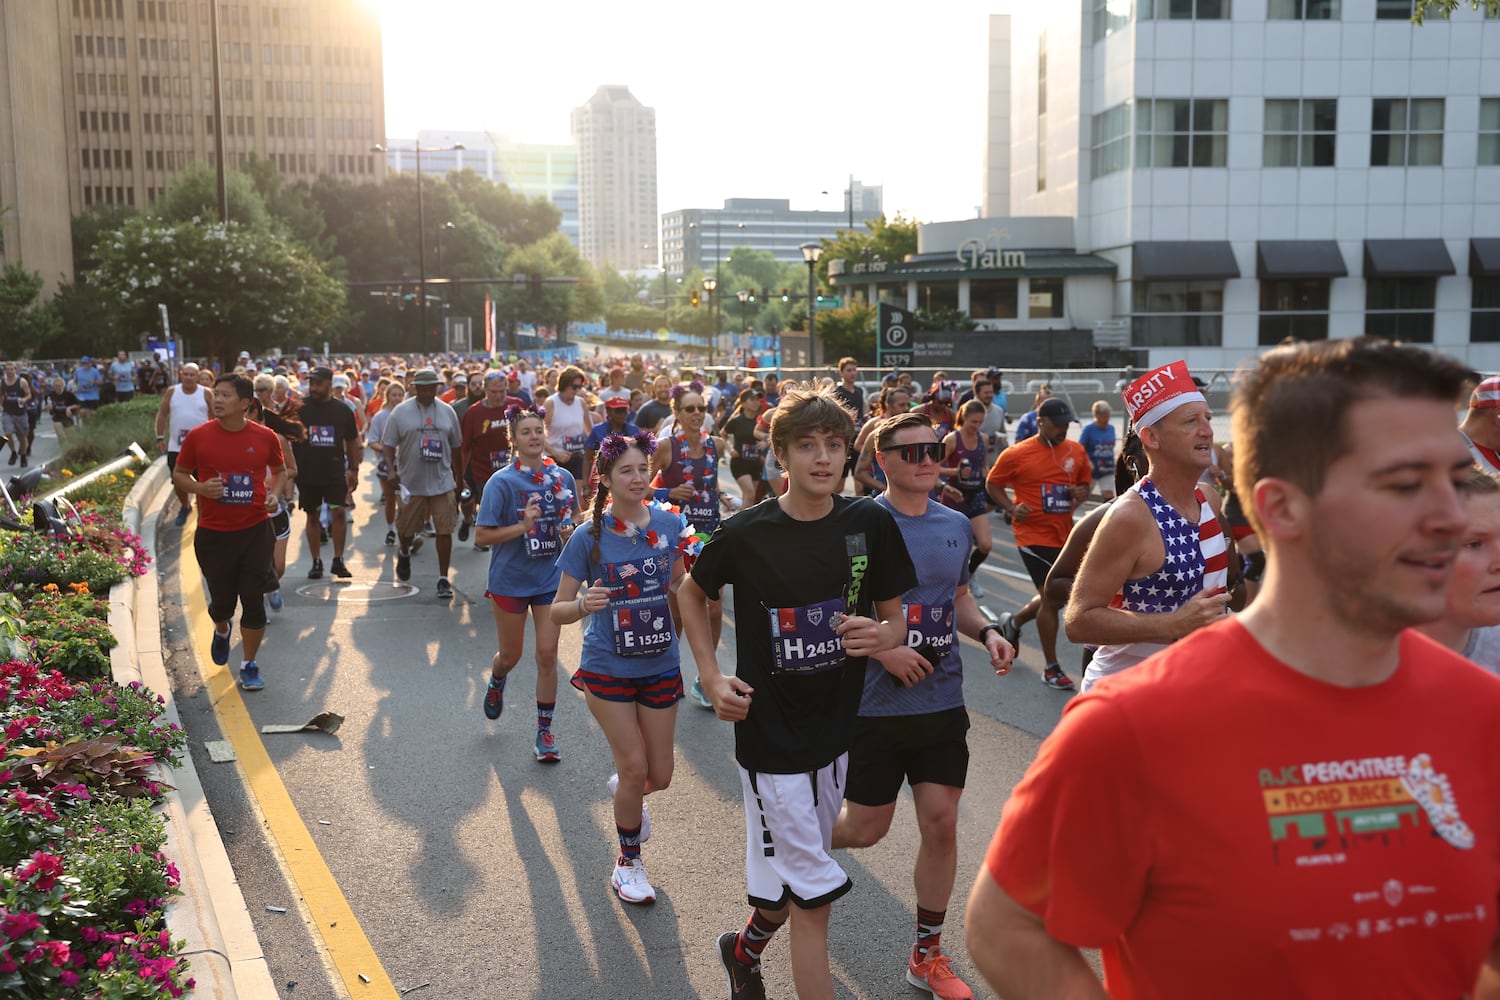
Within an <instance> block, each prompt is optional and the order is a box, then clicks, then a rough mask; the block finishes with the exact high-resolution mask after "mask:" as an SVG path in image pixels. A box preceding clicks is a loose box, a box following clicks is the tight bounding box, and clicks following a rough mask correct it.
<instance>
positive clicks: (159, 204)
mask: <svg viewBox="0 0 1500 1000" xmlns="http://www.w3.org/2000/svg"><path fill="white" fill-rule="evenodd" d="M218 183H219V182H218V176H217V174H216V173H215V172H214V171H212V170H210V169H208V167H207V166H205V165H204V164H202V163H194V164H192V165H190V166H189V167H188V168H187V169H186V170H183V171H182V172H181V173H179V174H177V175H176V176H175V177H173V178H172V183H170V184H168V185H167V188H166V190H165V191H163V192H162V193H161V195H160V197H158V198H157V199H156V201H154V202H153V203H152V204H151V214H152V215H154V216H156V217H157V218H159V219H164V220H166V221H167V222H187V221H189V220H191V219H200V220H202V221H204V222H210V221H216V220H217V219H218V218H219V187H218ZM224 192H225V195H226V196H227V198H228V201H229V218H230V221H232V222H236V223H238V224H240V225H242V226H248V227H250V228H251V229H269V228H270V226H271V213H270V212H269V211H267V210H266V202H265V199H264V198H262V197H261V195H260V193H259V192H258V191H256V190H255V185H254V183H253V182H252V181H251V179H250V178H249V177H247V176H246V175H245V174H242V173H240V172H239V171H237V170H231V171H229V172H228V173H227V174H226V175H225V177H224Z"/></svg>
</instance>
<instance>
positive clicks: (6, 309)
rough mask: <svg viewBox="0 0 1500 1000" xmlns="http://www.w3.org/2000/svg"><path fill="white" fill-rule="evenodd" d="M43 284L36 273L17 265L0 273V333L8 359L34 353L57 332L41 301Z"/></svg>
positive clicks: (55, 318)
mask: <svg viewBox="0 0 1500 1000" xmlns="http://www.w3.org/2000/svg"><path fill="white" fill-rule="evenodd" d="M43 284H44V282H43V280H42V276H41V274H40V273H39V272H36V271H28V270H26V269H25V268H24V267H22V266H21V265H20V264H7V265H6V267H5V270H4V271H0V330H4V331H5V350H6V354H7V356H8V357H24V356H26V355H33V354H35V353H36V352H37V351H38V349H40V348H41V347H42V346H43V345H44V344H46V343H47V342H48V341H50V340H52V339H53V338H54V337H55V336H56V335H57V333H58V331H59V329H60V327H59V324H58V322H57V317H56V315H54V314H53V312H52V310H51V309H49V308H47V307H46V306H45V305H43V304H42V302H41V299H40V297H41V294H42V285H43Z"/></svg>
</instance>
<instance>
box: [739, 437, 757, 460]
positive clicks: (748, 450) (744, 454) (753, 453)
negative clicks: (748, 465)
mask: <svg viewBox="0 0 1500 1000" xmlns="http://www.w3.org/2000/svg"><path fill="white" fill-rule="evenodd" d="M740 458H748V459H756V458H760V442H759V441H747V442H745V443H744V444H742V445H740Z"/></svg>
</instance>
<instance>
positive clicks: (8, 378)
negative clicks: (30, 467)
mask: <svg viewBox="0 0 1500 1000" xmlns="http://www.w3.org/2000/svg"><path fill="white" fill-rule="evenodd" d="M0 397H3V400H4V408H3V409H4V412H3V415H0V433H3V434H4V435H5V441H6V443H7V444H9V445H10V462H9V463H8V464H10V465H15V464H16V459H17V458H18V457H19V458H20V460H21V468H23V469H24V468H26V462H27V460H28V459H29V457H30V456H31V431H30V428H29V427H28V426H27V422H26V404H27V403H29V402H31V383H30V382H28V381H27V380H26V379H25V378H24V377H22V375H21V370H20V369H19V368H18V367H17V366H16V363H15V362H14V361H7V362H6V363H5V369H4V375H3V376H0Z"/></svg>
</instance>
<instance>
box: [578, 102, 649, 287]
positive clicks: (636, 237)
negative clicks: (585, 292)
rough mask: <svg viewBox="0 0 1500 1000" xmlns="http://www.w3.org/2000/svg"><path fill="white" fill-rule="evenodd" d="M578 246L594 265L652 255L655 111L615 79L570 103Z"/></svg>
mask: <svg viewBox="0 0 1500 1000" xmlns="http://www.w3.org/2000/svg"><path fill="white" fill-rule="evenodd" d="M573 141H574V142H575V143H576V144H577V146H578V222H579V248H580V249H581V250H582V251H583V255H584V257H585V258H587V259H588V261H589V262H590V263H592V264H594V265H595V266H596V267H600V266H605V265H609V266H612V267H616V268H621V269H625V270H634V269H636V268H643V267H651V266H653V265H655V264H656V261H657V240H658V235H657V211H656V112H655V110H653V109H651V108H648V107H645V106H644V105H642V104H641V102H640V101H638V100H636V98H635V97H634V95H632V94H631V93H630V88H628V87H624V86H619V85H606V86H603V87H600V88H599V89H598V91H596V92H595V93H594V96H593V97H591V98H589V100H588V102H587V103H586V104H583V105H582V106H580V107H577V108H574V109H573Z"/></svg>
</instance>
